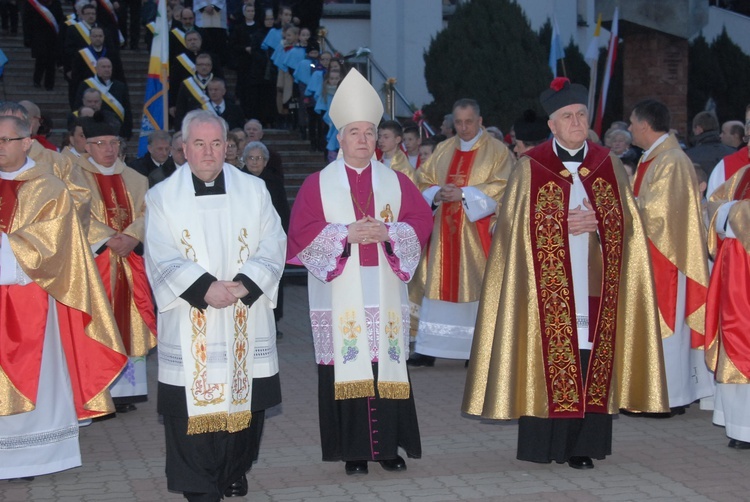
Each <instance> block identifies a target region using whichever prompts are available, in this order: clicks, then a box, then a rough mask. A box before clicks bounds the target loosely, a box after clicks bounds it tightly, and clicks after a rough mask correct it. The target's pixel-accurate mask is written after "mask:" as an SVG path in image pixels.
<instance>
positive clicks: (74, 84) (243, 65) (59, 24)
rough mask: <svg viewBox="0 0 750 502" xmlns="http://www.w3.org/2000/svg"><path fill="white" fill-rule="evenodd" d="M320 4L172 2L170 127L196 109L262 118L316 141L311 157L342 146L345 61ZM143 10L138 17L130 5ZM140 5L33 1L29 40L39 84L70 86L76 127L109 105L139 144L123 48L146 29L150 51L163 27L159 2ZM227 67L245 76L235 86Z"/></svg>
mask: <svg viewBox="0 0 750 502" xmlns="http://www.w3.org/2000/svg"><path fill="white" fill-rule="evenodd" d="M311 3H314V2H307V3H306V2H296V4H295V5H293V6H291V5H285V4H282V5H279V4H278V2H273V1H269V0H244V1H243V2H241V3H239V2H237V1H226V0H217V1H215V2H213V3H206V2H203V1H199V2H195V3H194V2H193V1H191V0H187V2H186V3H185V4H183V3H182V2H181V1H180V0H170V1H169V2H168V4H167V18H168V21H167V29H168V31H169V36H168V38H169V68H170V72H169V91H168V101H169V103H168V109H169V129H173V130H175V131H177V130H179V129H180V126H181V123H182V120H183V118H184V117H185V115H186V114H187V113H188V112H190V111H191V110H194V109H204V110H209V111H215V112H216V113H217V114H218V115H220V116H221V117H222V118H224V119H225V120H226V121H227V122H228V123H229V126H230V128H231V129H237V128H241V127H242V126H243V124H244V123H245V122H246V121H247V120H248V119H256V120H258V121H260V123H261V124H262V125H264V126H265V127H275V128H283V129H288V130H292V131H296V132H298V133H299V135H300V136H301V137H302V138H303V139H308V138H309V141H310V149H311V150H312V151H321V152H324V151H326V149H328V150H336V149H337V148H338V147H337V146H336V144H335V136H336V134H335V131H333V132H331V133H329V126H330V120H329V119H328V118H327V117H326V111H327V109H328V104H329V103H330V100H331V96H332V95H333V92H334V91H335V88H336V85H337V83H338V81H339V80H340V79H341V78H342V77H343V72H342V71H341V64H342V63H341V61H340V56H338V55H334V54H332V53H331V52H330V51H327V50H321V43H320V41H318V40H317V28H318V24H319V20H320V14H321V13H320V12H319V11H318V10H316V9H315V8H314V6H313V5H310V4H311ZM135 4H138V10H137V11H135V10H132V9H131V7H132V8H135V7H134V6H135ZM140 5H141V2H136V1H134V0H128V1H122V2H115V3H111V2H109V0H78V1H77V2H76V3H75V6H74V12H73V13H72V14H71V15H69V16H67V17H65V16H64V14H63V9H62V6H61V4H60V0H34V1H32V2H29V3H27V4H24V6H23V36H24V43H25V45H26V46H28V47H30V48H31V53H32V57H33V58H34V60H35V68H34V72H33V76H32V83H33V85H34V86H35V87H39V88H41V87H44V88H45V89H47V90H50V91H51V90H53V89H54V87H55V83H56V80H58V78H57V73H58V70H59V72H60V73H61V75H62V77H63V78H64V80H65V81H66V82H67V86H68V101H69V105H70V107H71V115H70V117H69V120H68V122H70V121H71V120H72V117H76V116H87V115H90V114H91V108H92V107H93V108H94V111H96V110H98V109H101V110H102V111H104V112H105V113H106V115H107V116H108V120H109V121H110V122H112V124H118V125H119V129H120V136H121V137H123V138H124V139H126V140H130V139H131V137H132V130H133V113H132V112H133V111H132V110H131V104H130V101H131V99H130V91H129V89H128V83H127V80H126V72H125V68H124V67H123V63H122V51H123V50H139V48H141V47H142V45H141V42H140V38H141V33H143V39H144V44H145V47H146V48H147V49H148V48H149V47H150V45H151V43H152V40H153V32H154V30H155V29H156V28H155V18H156V14H157V12H156V3H155V2H153V0H149V1H147V2H143V9H142V12H141V7H140ZM129 10H132V12H131V21H132V20H133V19H137V20H138V22H135V23H134V22H131V23H127V21H123V19H125V20H126V19H127V13H128V11H129ZM141 24H142V25H143V29H141ZM332 61H335V62H334V63H333V67H332V68H331V71H330V72H329V71H328V67H329V65H330V64H331V62H332ZM337 70H338V71H337ZM227 71H231V72H236V74H237V80H236V87H235V88H233V89H230V88H229V86H228V85H227V81H226V80H225V75H226V72H227ZM337 74H338V75H337ZM131 78H132V75H131ZM94 91H98V94H99V96H95V92H94ZM87 97H88V98H89V99H88V100H87V99H86V98H87ZM92 105H93V106H92ZM136 112H138V110H136ZM329 145H330V146H329Z"/></svg>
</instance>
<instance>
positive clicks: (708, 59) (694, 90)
mask: <svg viewBox="0 0 750 502" xmlns="http://www.w3.org/2000/svg"><path fill="white" fill-rule="evenodd" d="M726 87H727V84H726V81H725V80H724V75H723V74H722V70H721V68H720V67H719V64H718V61H717V60H716V59H714V54H713V51H712V49H711V47H710V46H709V44H708V42H706V39H705V37H704V36H703V35H699V36H698V37H697V38H696V39H695V40H693V42H692V43H691V44H690V46H689V48H688V97H687V100H688V120H692V119H693V117H695V116H696V115H697V114H698V112H701V111H703V110H705V109H706V103H707V102H708V100H709V99H714V100H717V99H718V100H721V99H722V97H721V96H723V95H724V94H725V93H726Z"/></svg>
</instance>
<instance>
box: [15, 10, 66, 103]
mask: <svg viewBox="0 0 750 502" xmlns="http://www.w3.org/2000/svg"><path fill="white" fill-rule="evenodd" d="M53 19H54V21H53ZM64 22H65V16H64V15H63V11H62V6H61V5H60V1H59V0H31V1H29V2H25V3H24V10H23V39H24V45H25V46H26V47H30V48H31V57H33V58H34V60H35V63H34V77H33V79H34V87H41V86H42V79H44V88H45V89H47V90H48V91H51V90H52V89H53V88H54V87H55V66H56V63H57V62H58V60H59V58H58V55H59V52H58V47H60V30H61V27H62V26H63V23H64Z"/></svg>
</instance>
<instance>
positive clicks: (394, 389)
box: [320, 159, 410, 399]
mask: <svg viewBox="0 0 750 502" xmlns="http://www.w3.org/2000/svg"><path fill="white" fill-rule="evenodd" d="M371 169H372V186H373V197H374V201H375V217H376V218H379V215H380V212H381V209H385V208H386V205H390V210H391V212H392V213H393V215H394V220H393V221H398V215H399V212H400V209H401V186H400V184H399V182H398V177H397V175H396V173H394V172H393V171H391V170H390V169H388V168H387V167H385V166H383V165H382V164H380V163H379V162H372V163H371ZM320 192H321V200H322V202H323V212H324V213H325V218H326V221H327V222H329V223H342V224H349V223H352V222H354V221H356V220H357V218H356V217H355V214H354V207H353V205H352V199H351V188H350V186H349V180H348V178H347V175H346V167H345V165H344V161H343V160H341V159H340V160H338V161H336V162H334V163H332V164H330V165H329V166H328V167H326V168H325V169H323V171H321V173H320ZM350 247H351V251H350V256H349V258H348V260H347V263H346V266H345V267H344V270H343V272H342V273H341V275H340V276H339V277H337V278H335V279H333V280H332V281H331V283H330V286H331V299H332V302H331V309H332V313H331V315H332V321H331V324H332V326H331V330H332V332H333V357H334V374H335V396H336V399H354V398H361V397H372V396H375V389H374V383H373V382H374V377H373V373H372V366H371V361H370V350H369V341H368V329H372V330H373V331H374V332H375V333H377V334H378V394H379V396H380V397H381V398H385V399H408V398H409V393H410V386H409V379H408V375H407V371H406V351H405V348H404V336H403V329H404V327H405V326H408V319H407V320H406V322H405V320H404V319H403V316H402V310H401V295H400V294H399V291H400V288H401V287H402V282H401V280H400V279H399V278H398V277H397V276H396V274H395V273H393V271H392V270H391V268H390V266H389V264H388V261H387V259H386V257H385V253H384V251H383V248H384V246H383V245H382V244H378V246H377V248H378V267H377V268H378V280H379V293H380V294H379V296H380V298H379V305H378V312H379V314H378V316H377V318H376V319H375V320H374V321H372V325H371V326H370V327H369V328H368V324H367V318H366V315H365V305H364V300H363V288H364V287H368V285H367V284H363V282H362V274H361V267H360V264H359V244H355V243H351V246H350Z"/></svg>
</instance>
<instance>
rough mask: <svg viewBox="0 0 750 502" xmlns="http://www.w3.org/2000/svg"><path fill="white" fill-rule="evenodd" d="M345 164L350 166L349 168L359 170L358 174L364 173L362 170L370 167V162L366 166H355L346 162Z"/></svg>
mask: <svg viewBox="0 0 750 502" xmlns="http://www.w3.org/2000/svg"><path fill="white" fill-rule="evenodd" d="M344 165H345V166H346V167H348V168H349V169H352V170H353V171H357V174H362V172H363V171H364V170H365V169H367V168H368V167H370V164H367V165H366V166H365V167H353V166H350V165H349V164H347V163H346V162H344Z"/></svg>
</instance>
